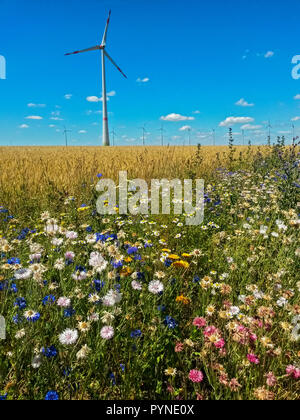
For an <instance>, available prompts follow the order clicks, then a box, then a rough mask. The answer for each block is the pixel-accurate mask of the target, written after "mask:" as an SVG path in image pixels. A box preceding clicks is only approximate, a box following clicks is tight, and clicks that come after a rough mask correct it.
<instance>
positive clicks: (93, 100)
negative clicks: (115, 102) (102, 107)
mask: <svg viewBox="0 0 300 420" xmlns="http://www.w3.org/2000/svg"><path fill="white" fill-rule="evenodd" d="M86 100H87V101H88V102H100V101H101V98H98V96H88V97H87V98H86Z"/></svg>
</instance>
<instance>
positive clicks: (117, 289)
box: [114, 283, 121, 293]
mask: <svg viewBox="0 0 300 420" xmlns="http://www.w3.org/2000/svg"><path fill="white" fill-rule="evenodd" d="M114 287H115V289H116V291H117V292H119V293H120V291H121V285H120V284H119V283H117V284H115V286H114Z"/></svg>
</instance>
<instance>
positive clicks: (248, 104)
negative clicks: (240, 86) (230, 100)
mask: <svg viewBox="0 0 300 420" xmlns="http://www.w3.org/2000/svg"><path fill="white" fill-rule="evenodd" d="M235 105H237V106H245V107H247V106H254V104H251V103H249V102H247V101H246V100H245V99H244V98H241V99H240V100H239V101H237V102H236V103H235Z"/></svg>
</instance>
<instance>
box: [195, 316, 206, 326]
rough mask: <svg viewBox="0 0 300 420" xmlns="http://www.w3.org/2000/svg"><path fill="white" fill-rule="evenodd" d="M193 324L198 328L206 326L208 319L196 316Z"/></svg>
mask: <svg viewBox="0 0 300 420" xmlns="http://www.w3.org/2000/svg"><path fill="white" fill-rule="evenodd" d="M193 325H195V327H197V328H204V327H205V326H206V320H205V319H204V318H199V317H197V318H195V319H194V321H193Z"/></svg>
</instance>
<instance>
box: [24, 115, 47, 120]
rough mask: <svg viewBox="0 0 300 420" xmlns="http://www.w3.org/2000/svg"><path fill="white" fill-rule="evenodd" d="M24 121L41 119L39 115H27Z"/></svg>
mask: <svg viewBox="0 0 300 420" xmlns="http://www.w3.org/2000/svg"><path fill="white" fill-rule="evenodd" d="M25 119H26V120H42V119H43V117H40V116H39V115H29V116H28V117H25Z"/></svg>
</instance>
